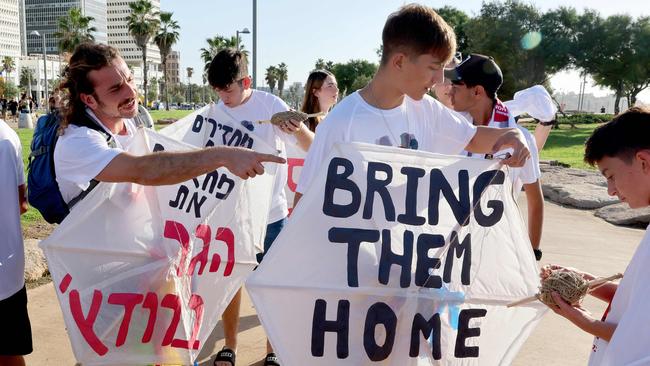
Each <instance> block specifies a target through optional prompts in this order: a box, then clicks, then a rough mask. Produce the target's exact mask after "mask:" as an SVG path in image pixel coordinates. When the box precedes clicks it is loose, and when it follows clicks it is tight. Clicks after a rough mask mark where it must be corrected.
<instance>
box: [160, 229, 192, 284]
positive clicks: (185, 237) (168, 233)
mask: <svg viewBox="0 0 650 366" xmlns="http://www.w3.org/2000/svg"><path fill="white" fill-rule="evenodd" d="M164 236H165V238H168V239H174V240H177V241H178V242H179V243H180V245H181V259H180V260H179V261H178V267H177V270H176V275H177V276H182V275H183V266H184V265H185V259H186V258H187V252H188V251H189V248H190V234H188V232H187V229H185V226H183V224H181V223H179V222H176V221H170V220H167V221H165V233H164Z"/></svg>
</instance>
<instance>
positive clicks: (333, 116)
mask: <svg viewBox="0 0 650 366" xmlns="http://www.w3.org/2000/svg"><path fill="white" fill-rule="evenodd" d="M475 133H476V127H474V126H473V125H472V124H471V123H469V122H468V121H467V120H466V119H465V118H463V117H462V116H460V115H459V114H458V113H456V112H454V111H452V110H450V109H448V108H445V107H444V106H443V105H442V104H440V102H438V101H437V100H435V99H433V98H431V97H430V96H428V95H425V96H424V98H423V99H422V100H419V101H416V100H413V99H411V98H409V97H408V96H405V97H404V101H403V102H402V104H401V105H400V106H398V107H396V108H393V109H390V110H381V109H378V108H375V107H373V106H371V105H370V104H368V103H367V102H366V101H365V100H364V99H363V98H362V97H361V95H360V94H359V92H358V91H357V92H355V93H353V94H350V95H349V96H347V97H346V98H345V99H343V100H342V101H341V102H340V103H338V104H337V105H336V106H335V107H334V109H333V110H332V111H331V112H330V113H329V114H328V115H327V117H326V118H325V120H323V121H322V122H321V123H320V124H319V125H318V127H317V128H316V137H315V139H314V142H313V143H312V145H311V147H310V148H309V152H308V153H307V158H306V159H305V165H304V167H303V169H302V171H301V173H300V181H299V183H298V187H297V188H296V192H300V193H305V191H306V190H307V189H308V188H309V186H310V184H311V182H312V180H313V179H314V177H315V176H316V175H317V173H318V171H319V169H320V166H321V164H322V163H323V161H324V160H325V159H326V158H327V155H328V154H329V152H330V150H331V149H332V147H333V145H334V144H336V143H339V142H365V143H371V144H377V145H385V146H402V147H408V148H411V149H416V150H422V151H428V152H433V153H439V154H448V155H451V154H453V155H457V154H458V153H459V152H460V151H462V150H463V149H464V148H465V146H467V144H468V143H469V142H470V140H471V139H472V137H474V134H475Z"/></svg>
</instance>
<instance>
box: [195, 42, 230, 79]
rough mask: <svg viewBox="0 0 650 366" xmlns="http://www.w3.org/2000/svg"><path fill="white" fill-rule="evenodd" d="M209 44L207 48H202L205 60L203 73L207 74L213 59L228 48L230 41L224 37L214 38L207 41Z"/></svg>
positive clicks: (202, 55) (202, 57)
mask: <svg viewBox="0 0 650 366" xmlns="http://www.w3.org/2000/svg"><path fill="white" fill-rule="evenodd" d="M205 41H206V42H207V43H208V47H207V48H201V59H202V60H203V64H204V65H205V66H204V67H203V72H205V73H207V72H208V69H209V68H210V62H212V58H214V56H215V55H216V54H217V53H219V51H221V50H222V49H224V48H228V45H229V44H230V41H229V40H228V39H226V38H225V37H222V36H214V37H213V38H208V39H206V40H205Z"/></svg>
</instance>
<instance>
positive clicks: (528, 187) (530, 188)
mask: <svg viewBox="0 0 650 366" xmlns="http://www.w3.org/2000/svg"><path fill="white" fill-rule="evenodd" d="M524 191H525V192H526V205H527V206H528V237H529V238H530V243H531V244H532V246H533V249H539V244H540V242H541V240H542V227H543V225H544V195H543V194H542V186H541V184H540V182H539V180H537V181H536V182H534V183H530V184H524Z"/></svg>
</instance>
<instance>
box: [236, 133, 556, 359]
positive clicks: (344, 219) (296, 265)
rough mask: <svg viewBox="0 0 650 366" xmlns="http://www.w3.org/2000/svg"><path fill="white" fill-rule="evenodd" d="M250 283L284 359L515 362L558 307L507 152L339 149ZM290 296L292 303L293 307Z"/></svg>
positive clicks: (347, 146)
mask: <svg viewBox="0 0 650 366" xmlns="http://www.w3.org/2000/svg"><path fill="white" fill-rule="evenodd" d="M319 171H320V174H319V176H318V178H317V179H316V180H315V181H314V183H313V184H312V185H311V186H310V187H309V189H308V191H307V192H306V194H305V196H304V197H303V198H302V199H301V200H300V203H299V204H298V206H297V207H295V209H294V211H293V213H292V216H291V218H290V220H289V222H288V224H287V226H286V227H285V228H284V229H283V231H282V232H281V233H280V236H279V237H278V238H277V240H276V242H275V243H274V244H273V245H274V246H273V248H271V251H270V252H269V253H268V254H267V255H266V257H265V258H264V262H263V263H262V265H261V266H260V267H259V268H258V269H257V270H256V271H255V272H254V273H253V274H252V275H251V276H250V278H249V279H248V280H247V283H246V286H247V288H248V289H249V292H250V294H251V297H252V299H253V302H254V303H255V307H256V309H257V311H258V314H259V316H260V319H261V321H262V324H263V325H264V328H265V330H266V332H267V334H268V335H269V337H270V340H271V343H272V345H273V348H274V349H275V350H276V352H277V353H278V355H279V357H280V359H281V361H282V364H283V365H289V366H293V365H332V364H337V365H339V364H341V365H343V364H346V365H374V364H380V365H396V366H397V365H399V366H403V365H443V364H444V365H448V364H453V365H507V364H510V363H511V362H512V360H513V359H514V357H515V355H516V354H517V351H518V350H519V348H520V347H521V345H522V344H523V343H524V341H525V340H526V338H527V337H528V335H529V334H530V333H531V331H532V330H533V328H534V327H535V325H536V324H537V322H538V321H539V319H540V318H541V317H542V315H543V314H544V312H545V306H542V305H539V304H535V303H531V304H527V305H525V306H520V307H516V308H506V305H507V304H508V303H510V302H513V301H516V300H519V299H521V298H523V297H527V296H531V295H533V294H535V293H536V292H537V287H538V285H539V277H538V270H537V265H536V263H535V258H534V256H533V253H532V249H531V245H530V242H529V240H528V236H527V233H526V230H525V228H524V225H523V221H522V219H521V216H520V213H519V210H518V207H517V205H516V202H515V200H514V199H513V192H512V183H511V179H510V178H509V176H508V171H507V169H506V168H505V167H500V165H499V163H498V162H497V161H489V160H483V159H480V160H479V159H471V158H464V157H451V156H443V155H436V154H430V153H423V152H418V151H413V150H405V149H398V148H391V147H382V146H376V145H366V144H341V145H337V146H336V147H335V148H334V149H333V151H332V152H331V153H330V156H329V158H328V159H326V160H325V161H324V162H323V165H322V167H321V169H320V170H319ZM287 304H290V306H287Z"/></svg>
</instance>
